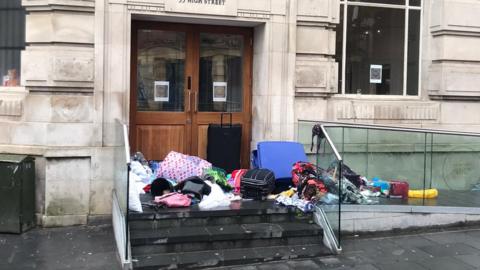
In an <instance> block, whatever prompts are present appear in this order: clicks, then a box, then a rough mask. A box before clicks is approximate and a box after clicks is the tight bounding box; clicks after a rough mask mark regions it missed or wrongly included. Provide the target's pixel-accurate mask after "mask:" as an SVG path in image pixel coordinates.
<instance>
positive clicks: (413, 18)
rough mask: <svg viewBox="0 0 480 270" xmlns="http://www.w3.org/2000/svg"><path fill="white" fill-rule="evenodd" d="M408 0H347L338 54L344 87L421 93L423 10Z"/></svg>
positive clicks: (367, 92) (350, 90) (339, 30)
mask: <svg viewBox="0 0 480 270" xmlns="http://www.w3.org/2000/svg"><path fill="white" fill-rule="evenodd" d="M361 2H365V3H369V4H371V3H379V6H378V7H377V6H371V5H366V4H365V3H361ZM405 3H406V2H405V1H403V0H402V1H390V2H389V5H385V4H386V1H385V0H358V1H355V0H350V1H344V2H342V5H341V12H340V24H339V25H338V27H337V46H336V57H335V59H336V61H337V63H338V65H339V91H338V92H339V93H343V94H362V95H404V96H405V95H418V86H419V63H420V61H419V57H420V53H419V52H420V22H421V10H420V7H416V6H415V7H414V6H410V7H407V6H406V5H405ZM409 3H410V4H416V3H420V2H419V1H412V0H411V1H409ZM380 4H381V5H380ZM400 4H401V5H403V6H401V5H400ZM345 8H346V12H344V11H345ZM345 16H346V17H345ZM407 17H408V21H407V20H406V19H407ZM344 23H346V24H345V25H346V26H345V25H344ZM344 37H346V40H344ZM344 48H345V50H344ZM343 65H345V66H343Z"/></svg>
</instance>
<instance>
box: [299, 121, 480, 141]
mask: <svg viewBox="0 0 480 270" xmlns="http://www.w3.org/2000/svg"><path fill="white" fill-rule="evenodd" d="M298 122H304V123H305V122H306V123H317V124H320V125H322V126H323V127H344V128H358V129H373V130H385V131H403V132H412V133H429V134H438V135H459V136H469V137H480V133H477V132H460V131H450V130H442V129H425V128H403V127H402V128H401V127H393V126H383V125H371V124H352V123H344V122H331V121H313V120H298Z"/></svg>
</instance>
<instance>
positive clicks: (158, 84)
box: [153, 81, 170, 102]
mask: <svg viewBox="0 0 480 270" xmlns="http://www.w3.org/2000/svg"><path fill="white" fill-rule="evenodd" d="M169 98H170V82H169V81H155V83H154V87H153V100H154V101H166V102H168V100H169Z"/></svg>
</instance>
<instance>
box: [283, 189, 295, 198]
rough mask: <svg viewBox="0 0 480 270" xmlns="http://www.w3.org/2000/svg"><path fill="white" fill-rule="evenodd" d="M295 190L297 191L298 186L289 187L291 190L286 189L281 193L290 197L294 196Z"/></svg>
mask: <svg viewBox="0 0 480 270" xmlns="http://www.w3.org/2000/svg"><path fill="white" fill-rule="evenodd" d="M295 192H297V189H296V188H291V189H289V190H286V191H284V192H282V193H280V195H283V196H285V197H289V198H290V197H292V196H293V194H295Z"/></svg>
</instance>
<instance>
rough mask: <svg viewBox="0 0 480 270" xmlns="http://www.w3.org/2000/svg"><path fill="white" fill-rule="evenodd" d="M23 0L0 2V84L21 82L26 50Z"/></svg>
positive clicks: (2, 0)
mask: <svg viewBox="0 0 480 270" xmlns="http://www.w3.org/2000/svg"><path fill="white" fill-rule="evenodd" d="M21 4H22V3H21V0H0V82H1V83H2V85H7V86H17V85H18V84H19V82H20V54H21V51H22V50H24V49H25V9H24V8H23V7H22V5H21Z"/></svg>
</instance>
